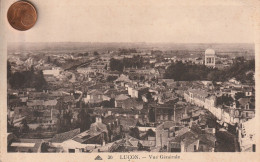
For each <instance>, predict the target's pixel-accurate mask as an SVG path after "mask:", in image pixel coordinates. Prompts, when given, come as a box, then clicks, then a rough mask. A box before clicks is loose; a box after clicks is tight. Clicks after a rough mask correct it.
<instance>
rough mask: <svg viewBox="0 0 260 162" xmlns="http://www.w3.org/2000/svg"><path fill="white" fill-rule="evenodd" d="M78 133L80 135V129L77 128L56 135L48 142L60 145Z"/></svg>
mask: <svg viewBox="0 0 260 162" xmlns="http://www.w3.org/2000/svg"><path fill="white" fill-rule="evenodd" d="M79 133H80V128H77V129H74V130H71V131H68V132H64V133H60V134H56V135H55V136H54V137H53V138H52V139H51V140H50V141H51V142H53V143H62V142H64V141H66V140H69V139H72V138H73V137H75V136H76V135H78V134H79Z"/></svg>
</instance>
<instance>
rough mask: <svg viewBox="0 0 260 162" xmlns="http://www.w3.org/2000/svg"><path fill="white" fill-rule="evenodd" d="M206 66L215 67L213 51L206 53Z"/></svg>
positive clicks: (208, 50) (209, 50)
mask: <svg viewBox="0 0 260 162" xmlns="http://www.w3.org/2000/svg"><path fill="white" fill-rule="evenodd" d="M205 65H206V66H210V67H215V51H214V50H213V49H207V50H206V51H205Z"/></svg>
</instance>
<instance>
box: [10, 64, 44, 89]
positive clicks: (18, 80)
mask: <svg viewBox="0 0 260 162" xmlns="http://www.w3.org/2000/svg"><path fill="white" fill-rule="evenodd" d="M7 79H8V83H9V84H10V86H11V87H12V88H15V89H19V88H35V89H36V90H38V91H41V90H43V89H45V88H46V87H47V82H46V80H45V79H44V76H43V72H42V71H38V72H36V71H35V70H34V67H33V66H32V67H31V69H30V70H27V71H21V72H14V73H12V71H11V65H10V63H9V62H8V63H7Z"/></svg>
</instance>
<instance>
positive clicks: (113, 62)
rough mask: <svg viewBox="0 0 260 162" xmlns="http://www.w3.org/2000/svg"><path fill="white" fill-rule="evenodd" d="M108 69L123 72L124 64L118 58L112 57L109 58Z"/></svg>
mask: <svg viewBox="0 0 260 162" xmlns="http://www.w3.org/2000/svg"><path fill="white" fill-rule="evenodd" d="M110 69H111V70H112V71H120V72H123V69H124V65H123V63H122V62H121V61H120V60H117V59H114V58H112V59H110Z"/></svg>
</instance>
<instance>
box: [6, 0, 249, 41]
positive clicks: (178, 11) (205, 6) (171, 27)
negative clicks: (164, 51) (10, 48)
mask: <svg viewBox="0 0 260 162" xmlns="http://www.w3.org/2000/svg"><path fill="white" fill-rule="evenodd" d="M14 1H15V0H7V1H6V2H4V6H5V10H6V11H7V9H8V6H10V5H11V4H12V3H13V2H14ZM31 2H32V3H33V4H34V5H35V7H36V8H37V12H38V20H37V23H36V25H35V26H34V27H33V28H31V29H30V30H28V31H22V32H21V31H16V30H15V29H13V28H12V27H11V26H10V25H9V24H8V22H7V20H6V23H5V24H6V25H5V26H6V33H7V41H8V42H172V43H253V42H254V30H253V21H252V19H253V14H254V8H252V7H251V6H250V5H249V4H250V3H247V4H244V3H242V2H243V1H239V0H236V1H235V0H219V1H217V2H216V1H213V0H207V1H205V0H197V1H196V3H195V2H194V1H188V0H182V1H180V0H171V1H169V0H160V1H154V0H150V1H148V0H109V1H108V0H73V1H71V0H62V1H60V0H44V1H42V0H31ZM61 2H62V3H61ZM213 3H214V4H213ZM252 6H253V5H252Z"/></svg>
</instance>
